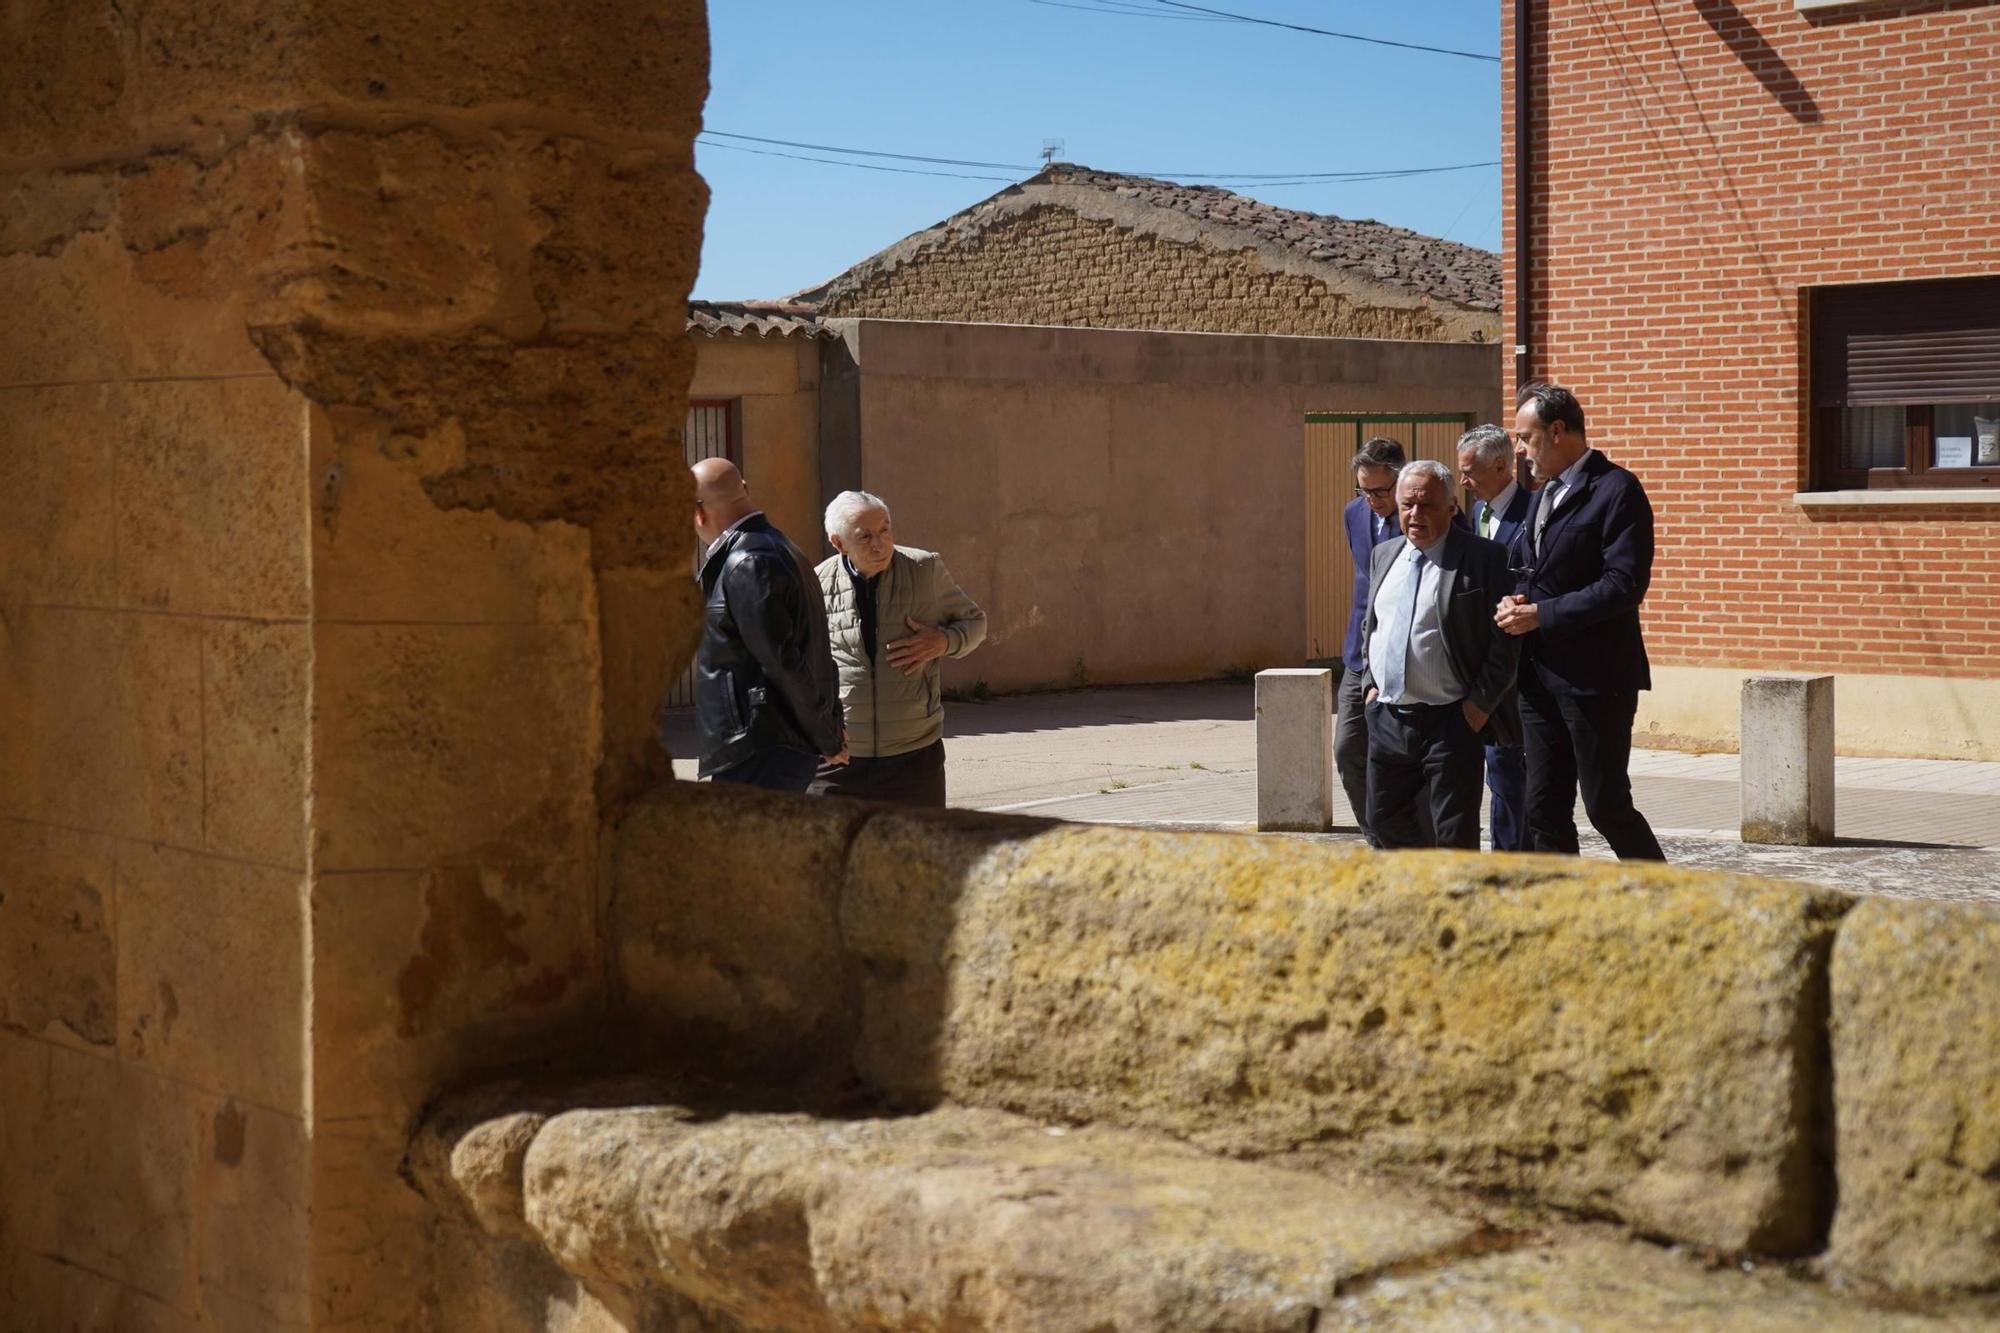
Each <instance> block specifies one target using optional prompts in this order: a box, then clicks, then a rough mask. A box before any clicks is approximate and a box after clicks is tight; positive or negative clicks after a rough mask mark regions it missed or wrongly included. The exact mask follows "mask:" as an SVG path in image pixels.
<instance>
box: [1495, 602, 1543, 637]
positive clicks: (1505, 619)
mask: <svg viewBox="0 0 2000 1333" xmlns="http://www.w3.org/2000/svg"><path fill="white" fill-rule="evenodd" d="M1493 623H1494V624H1496V625H1498V626H1499V627H1500V628H1501V629H1503V630H1505V631H1507V633H1509V634H1512V635H1514V636H1515V637H1517V638H1518V637H1519V636H1521V635H1523V634H1530V633H1533V632H1534V631H1535V630H1538V629H1540V628H1541V625H1542V613H1541V610H1540V609H1539V608H1538V607H1537V606H1536V605H1535V604H1534V603H1533V602H1531V601H1529V600H1528V599H1527V598H1525V597H1523V596H1522V595H1521V594H1520V593H1517V592H1510V593H1508V594H1507V595H1506V596H1505V597H1502V598H1501V599H1500V604H1499V605H1498V606H1496V607H1495V608H1494V609H1493Z"/></svg>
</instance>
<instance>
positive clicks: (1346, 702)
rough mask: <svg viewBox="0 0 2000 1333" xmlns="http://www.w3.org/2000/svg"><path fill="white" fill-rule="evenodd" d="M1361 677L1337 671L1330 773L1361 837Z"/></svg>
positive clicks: (1364, 748) (1364, 802)
mask: <svg viewBox="0 0 2000 1333" xmlns="http://www.w3.org/2000/svg"><path fill="white" fill-rule="evenodd" d="M1365 674H1366V673H1365V672H1360V671H1350V670H1348V669H1347V668H1346V667H1345V666H1343V667H1342V668H1341V672H1340V692H1339V694H1338V695H1336V696H1335V699H1336V708H1335V716H1334V721H1333V767H1334V771H1335V772H1337V773H1339V774H1340V786H1341V790H1343V791H1345V792H1346V793H1347V808H1348V809H1350V810H1352V811H1353V812H1354V822H1355V824H1356V825H1357V826H1359V827H1360V829H1361V832H1362V833H1363V834H1364V835H1365V834H1366V833H1367V832H1368V719H1367V717H1366V715H1365V714H1364V712H1363V710H1362V707H1361V695H1362V693H1363V686H1362V677H1363V676H1364V675H1365ZM1368 842H1369V844H1370V845H1371V846H1372V845H1374V842H1375V839H1374V838H1372V837H1370V838H1369V839H1368Z"/></svg>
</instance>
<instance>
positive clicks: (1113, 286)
mask: <svg viewBox="0 0 2000 1333" xmlns="http://www.w3.org/2000/svg"><path fill="white" fill-rule="evenodd" d="M821 313H822V314H824V315H826V316H829V317H835V318H841V317H849V316H865V317H870V318H875V319H925V320H951V321H964V322H972V323H989V324H1060V325H1068V326H1074V327H1082V328H1114V329H1169V330H1173V331H1175V332H1180V333H1265V334H1305V335H1316V336H1321V337H1330V338H1403V339H1412V340H1417V341H1423V342H1445V341H1457V340H1458V339H1456V338H1454V337H1453V336H1452V335H1451V334H1450V333H1449V332H1448V331H1447V329H1446V327H1445V324H1444V322H1443V321H1442V320H1440V319H1439V318H1438V316H1437V315H1436V314H1435V313H1433V312H1432V311H1430V310H1426V309H1423V308H1416V309H1401V310H1398V309H1388V308H1382V307H1371V306H1368V305H1363V304H1357V303H1356V302H1355V301H1353V300H1351V299H1349V298H1348V297H1346V296H1344V295H1342V294H1341V293H1339V292H1337V291H1334V290H1333V289H1331V288H1330V287H1329V286H1328V285H1327V284H1326V283H1325V282H1322V281H1321V280H1319V279H1317V278H1312V277H1306V276H1302V275H1298V274H1291V273H1283V272H1277V271H1274V270H1272V269H1270V268H1268V267H1266V266H1265V265H1264V264H1263V263H1262V262H1261V261H1260V260H1259V259H1258V258H1257V257H1256V255H1255V254H1254V253H1252V252H1249V251H1244V252H1227V251H1220V250H1212V249H1209V248H1208V247H1207V246H1203V245H1190V244H1187V243H1185V242H1180V241H1169V240H1165V239H1162V238H1159V237H1154V236H1147V235H1145V234H1143V233H1141V232H1138V231H1134V230H1132V229H1130V228H1127V227H1121V226H1119V225H1117V224H1116V223H1113V222H1108V221H1099V220H1096V219H1091V218H1085V217H1081V216H1079V215H1077V214H1075V213H1072V212H1070V211H1068V210H1067V209H1062V208H1036V209H1030V210H1028V211H1027V212H1024V213H1022V214H1020V215H1019V216H1018V217H1013V218H1009V219H1005V220H1003V221H1000V222H997V223H995V224H994V225H992V226H990V227H987V228H985V229H984V230H981V231H977V232H955V233H953V234H952V236H951V239H950V241H949V243H948V244H941V245H937V246H933V247H930V248H927V249H925V250H923V251H921V252H919V253H918V254H917V255H915V256H914V257H912V258H910V259H908V260H906V261H905V262H903V263H901V264H898V265H896V266H894V267H890V268H885V269H884V270H883V271H881V272H878V273H876V274H874V275H871V276H870V277H869V279H868V280H867V282H866V283H864V284H863V285H862V286H860V287H859V288H858V289H856V290H854V291H850V292H840V293H836V294H834V295H832V296H830V297H829V298H828V300H827V301H826V302H825V303H824V304H823V305H822V307H821Z"/></svg>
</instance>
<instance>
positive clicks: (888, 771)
mask: <svg viewBox="0 0 2000 1333" xmlns="http://www.w3.org/2000/svg"><path fill="white" fill-rule="evenodd" d="M811 790H812V793H813V795H815V796H857V797H860V798H862V799H864V800H869V801H899V802H901V803H902V804H904V805H928V806H934V807H936V808H938V809H943V808H944V742H943V741H941V740H939V741H932V742H931V743H930V744H929V745H926V746H925V747H924V748H923V749H921V750H912V751H910V752H909V753H908V754H892V755H888V756H886V757H884V758H880V759H850V760H848V761H847V762H846V763H845V764H822V765H820V770H819V772H818V774H816V775H815V776H814V778H813V783H812V789H811Z"/></svg>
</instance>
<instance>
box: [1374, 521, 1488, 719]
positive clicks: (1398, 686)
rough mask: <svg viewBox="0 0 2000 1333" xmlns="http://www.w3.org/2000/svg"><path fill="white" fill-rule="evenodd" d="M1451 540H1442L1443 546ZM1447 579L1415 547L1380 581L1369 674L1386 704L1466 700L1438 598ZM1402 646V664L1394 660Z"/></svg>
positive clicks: (1400, 555)
mask: <svg viewBox="0 0 2000 1333" xmlns="http://www.w3.org/2000/svg"><path fill="white" fill-rule="evenodd" d="M1448 540H1450V538H1449V537H1448V536H1446V537H1440V538H1438V541H1439V542H1440V543H1443V542H1445V541H1448ZM1432 549H1433V550H1438V549H1440V548H1439V547H1433V548H1432ZM1443 578H1444V570H1443V569H1442V568H1441V567H1440V566H1439V565H1438V563H1437V561H1435V560H1432V559H1430V558H1429V557H1428V556H1426V555H1425V554H1424V553H1423V551H1421V550H1420V549H1418V548H1417V546H1416V545H1415V544H1414V543H1413V544H1410V545H1408V546H1405V547H1404V548H1403V550H1402V551H1401V552H1400V553H1398V554H1397V556H1396V563H1395V564H1393V565H1391V566H1390V567H1389V572H1388V573H1387V574H1385V575H1383V577H1382V587H1381V590H1380V591H1379V592H1377V593H1376V603H1375V632H1374V633H1373V634H1371V635H1370V636H1369V637H1368V671H1369V674H1370V675H1372V676H1373V677H1374V678H1375V688H1376V690H1377V691H1378V692H1379V693H1378V695H1377V697H1378V698H1379V699H1380V700H1381V701H1382V702H1383V703H1385V704H1449V703H1456V702H1458V701H1459V700H1460V699H1463V698H1464V697H1465V684H1464V682H1463V681H1461V680H1459V678H1458V675H1457V673H1456V672H1454V671H1453V670H1452V669H1451V658H1450V657H1449V656H1448V655H1447V654H1446V652H1445V649H1444V608H1443V606H1442V605H1440V602H1441V600H1442V599H1441V598H1440V597H1439V595H1438V592H1439V585H1440V583H1441V582H1442V581H1443ZM1412 598H1415V601H1416V604H1415V606H1412V605H1411V599H1412ZM1399 647H1400V648H1401V649H1402V660H1401V661H1400V662H1398V661H1396V660H1395V658H1396V655H1397V649H1398V648H1399Z"/></svg>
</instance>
